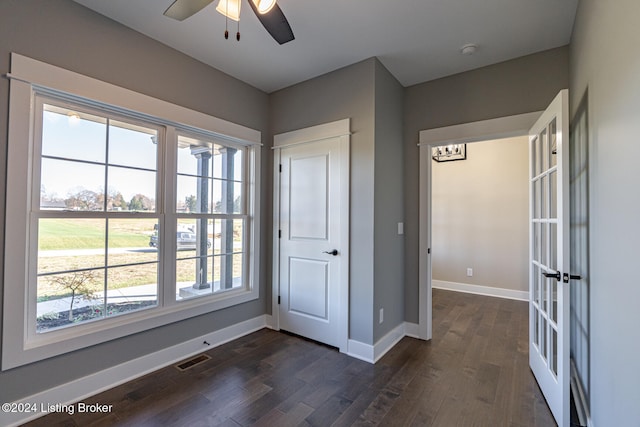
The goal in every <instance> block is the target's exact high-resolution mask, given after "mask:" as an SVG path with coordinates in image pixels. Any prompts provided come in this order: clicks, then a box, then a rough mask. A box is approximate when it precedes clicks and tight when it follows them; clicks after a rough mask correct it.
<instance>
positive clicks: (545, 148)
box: [540, 130, 549, 173]
mask: <svg viewBox="0 0 640 427" xmlns="http://www.w3.org/2000/svg"><path fill="white" fill-rule="evenodd" d="M540 145H541V147H542V152H541V157H542V170H541V171H540V172H541V173H542V172H544V171H546V170H547V169H549V138H547V131H546V130H543V131H542V132H540Z"/></svg>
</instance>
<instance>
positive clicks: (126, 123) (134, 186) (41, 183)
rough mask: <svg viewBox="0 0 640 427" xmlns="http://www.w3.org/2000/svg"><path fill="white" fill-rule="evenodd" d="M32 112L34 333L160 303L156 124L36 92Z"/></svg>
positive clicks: (158, 132) (157, 137)
mask: <svg viewBox="0 0 640 427" xmlns="http://www.w3.org/2000/svg"><path fill="white" fill-rule="evenodd" d="M36 112H37V113H36V114H37V116H36V117H37V119H36V123H35V126H36V135H37V136H36V139H35V144H34V153H35V154H36V155H35V156H34V171H35V172H36V173H34V179H33V181H32V182H33V187H35V188H34V189H33V190H36V189H39V200H37V201H35V203H34V206H33V207H32V216H33V222H32V226H31V230H30V231H31V233H30V234H31V235H33V236H35V235H37V236H38V237H37V239H38V240H37V257H36V258H35V259H37V263H36V264H37V265H36V266H32V267H33V268H35V269H36V276H37V281H36V286H37V312H36V330H37V332H38V333H45V332H50V331H53V330H56V329H58V328H62V327H71V326H77V325H80V324H82V323H84V322H89V321H95V320H100V319H104V318H106V317H109V316H116V315H120V314H125V313H128V312H131V311H134V310H140V309H143V308H150V307H155V306H157V304H158V279H159V276H158V264H159V262H158V260H159V258H158V251H157V249H156V248H149V242H150V236H151V235H152V233H153V232H154V228H155V229H157V225H158V223H159V221H160V216H159V210H158V208H157V207H156V200H158V199H159V197H158V187H159V186H158V184H157V182H158V173H157V163H158V140H159V136H160V135H161V130H160V129H159V128H158V127H157V126H154V125H151V124H148V123H140V122H137V121H132V120H127V119H121V118H116V117H114V116H113V115H109V114H104V113H100V112H99V111H92V110H87V109H86V108H82V107H81V106H80V105H69V104H68V103H61V102H56V101H55V100H53V99H47V98H42V97H37V98H36ZM38 154H39V155H38ZM38 171H39V173H37V172H38ZM38 178H39V179H38ZM34 194H37V192H35V191H34ZM30 285H33V284H30Z"/></svg>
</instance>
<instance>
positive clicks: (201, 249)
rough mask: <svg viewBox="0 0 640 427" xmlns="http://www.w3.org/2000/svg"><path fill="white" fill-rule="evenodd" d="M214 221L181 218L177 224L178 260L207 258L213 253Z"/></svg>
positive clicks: (176, 243)
mask: <svg viewBox="0 0 640 427" xmlns="http://www.w3.org/2000/svg"><path fill="white" fill-rule="evenodd" d="M213 230H214V226H213V219H207V218H199V219H184V218H179V219H178V220H177V224H176V241H175V245H176V249H177V258H179V259H185V258H194V257H206V256H209V255H211V254H212V253H213V233H214V231H213Z"/></svg>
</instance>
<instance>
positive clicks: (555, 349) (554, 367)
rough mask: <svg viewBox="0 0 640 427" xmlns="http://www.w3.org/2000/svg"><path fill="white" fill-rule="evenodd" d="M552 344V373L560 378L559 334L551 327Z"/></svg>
mask: <svg viewBox="0 0 640 427" xmlns="http://www.w3.org/2000/svg"><path fill="white" fill-rule="evenodd" d="M550 338H551V342H550V343H549V346H550V347H551V356H550V359H551V360H550V361H551V372H552V373H553V375H554V376H555V377H557V376H558V332H557V331H556V329H555V328H554V327H553V325H552V326H551V337H550Z"/></svg>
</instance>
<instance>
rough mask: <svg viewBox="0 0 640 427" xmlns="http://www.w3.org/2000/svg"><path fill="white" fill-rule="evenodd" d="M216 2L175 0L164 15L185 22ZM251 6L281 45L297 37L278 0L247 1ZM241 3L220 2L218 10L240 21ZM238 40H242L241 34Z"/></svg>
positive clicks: (232, 0) (238, 34)
mask: <svg viewBox="0 0 640 427" xmlns="http://www.w3.org/2000/svg"><path fill="white" fill-rule="evenodd" d="M214 1H215V0H175V1H174V2H173V3H171V6H169V7H168V8H167V10H165V11H164V15H165V16H168V17H169V18H173V19H177V20H178V21H183V20H185V19H187V18H188V17H190V16H191V15H194V14H196V13H198V12H200V10H202V9H203V8H204V7H205V6H208V5H209V4H211V3H213V2H214ZM247 1H248V2H249V6H251V9H252V10H253V12H254V13H255V14H256V16H257V17H258V20H259V21H260V22H261V23H262V25H263V26H264V28H265V29H266V30H267V31H268V32H269V34H271V37H273V39H274V40H275V41H277V42H278V43H280V44H285V43H287V42H290V41H291V40H293V39H294V38H295V37H294V36H293V31H291V26H290V25H289V21H287V18H286V17H285V16H284V13H282V10H281V9H280V7H279V6H278V5H277V4H276V0H247ZM240 2H241V0H219V3H218V7H216V10H217V11H218V12H220V13H221V14H223V15H224V16H226V17H227V18H229V19H232V20H234V21H240ZM228 36H229V32H228V31H225V38H227V37H228ZM236 38H237V39H238V40H240V32H238V33H237V35H236Z"/></svg>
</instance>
